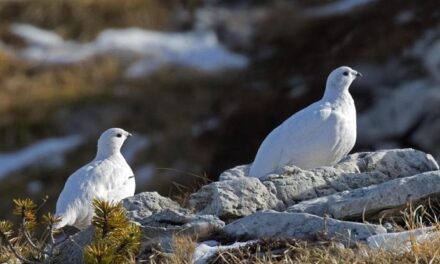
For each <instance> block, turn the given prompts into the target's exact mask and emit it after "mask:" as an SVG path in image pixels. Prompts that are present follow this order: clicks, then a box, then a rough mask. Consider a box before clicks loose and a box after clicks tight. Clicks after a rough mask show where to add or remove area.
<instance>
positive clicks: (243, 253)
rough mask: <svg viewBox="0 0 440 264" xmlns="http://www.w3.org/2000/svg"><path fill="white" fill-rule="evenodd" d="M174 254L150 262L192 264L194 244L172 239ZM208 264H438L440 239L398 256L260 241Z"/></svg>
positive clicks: (338, 246) (333, 246)
mask: <svg viewBox="0 0 440 264" xmlns="http://www.w3.org/2000/svg"><path fill="white" fill-rule="evenodd" d="M174 245H175V250H176V252H175V253H174V254H163V253H157V254H153V255H152V256H150V259H149V261H150V262H149V263H167V264H189V263H193V259H192V252H194V249H195V241H192V240H191V239H190V238H187V237H179V238H177V239H175V240H174ZM208 263H216V264H244V263H245V264H281V263H292V264H306V263H310V264H312V263H323V264H324V263H325V264H327V263H328V264H339V263H341V264H349V263H359V264H376V263H380V264H394V263H403V264H409V263H420V264H422V263H426V264H428V263H440V237H438V238H437V239H435V240H432V241H429V242H426V243H421V244H414V245H413V247H412V250H411V251H409V252H406V253H402V254H398V253H393V252H387V251H382V250H371V249H369V248H367V247H366V246H365V245H356V246H354V247H351V248H345V247H343V246H342V245H341V244H340V243H335V242H320V243H318V242H305V241H294V240H262V241H259V242H258V243H257V244H256V245H251V246H245V247H242V248H239V249H234V250H227V251H222V252H219V253H218V254H216V255H215V256H213V257H212V258H211V259H210V260H209V261H208Z"/></svg>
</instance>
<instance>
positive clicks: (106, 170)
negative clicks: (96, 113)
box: [56, 128, 135, 229]
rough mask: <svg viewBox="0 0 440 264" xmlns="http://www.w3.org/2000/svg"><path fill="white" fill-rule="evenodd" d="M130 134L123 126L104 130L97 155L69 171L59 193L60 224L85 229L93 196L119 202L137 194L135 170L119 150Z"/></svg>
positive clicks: (90, 217)
mask: <svg viewBox="0 0 440 264" xmlns="http://www.w3.org/2000/svg"><path fill="white" fill-rule="evenodd" d="M129 136H131V134H130V133H128V132H127V131H124V130H123V129H120V128H110V129H108V130H106V131H105V132H104V133H102V135H101V136H100V138H99V140H98V150H97V154H96V157H95V159H94V160H93V161H92V162H90V163H89V164H87V165H85V166H83V167H82V168H80V169H79V170H77V171H76V172H75V173H73V174H72V175H70V177H69V178H68V179H67V181H66V184H65V185H64V189H63V191H62V192H61V194H60V196H59V197H58V201H57V206H56V215H57V216H60V217H61V222H60V223H59V224H58V225H57V228H61V227H63V226H66V225H69V226H74V227H76V228H78V229H84V228H86V227H87V226H88V225H90V223H91V219H92V217H93V214H94V212H93V208H92V201H93V199H94V198H99V199H103V200H107V201H115V202H117V201H120V200H122V199H124V198H126V197H129V196H133V195H134V192H135V179H134V174H133V171H132V170H131V168H130V166H129V165H128V164H127V162H126V161H125V159H124V157H123V156H122V154H121V152H120V149H121V147H122V145H123V143H124V141H125V140H126V139H127V137H129Z"/></svg>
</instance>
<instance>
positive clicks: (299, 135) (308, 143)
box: [280, 103, 333, 166]
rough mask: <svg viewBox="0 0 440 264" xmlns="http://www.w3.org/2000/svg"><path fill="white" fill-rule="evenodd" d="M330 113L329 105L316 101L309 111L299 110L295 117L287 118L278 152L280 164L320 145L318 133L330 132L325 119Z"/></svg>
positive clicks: (288, 162) (289, 161) (287, 162)
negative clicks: (282, 141) (282, 140)
mask: <svg viewBox="0 0 440 264" xmlns="http://www.w3.org/2000/svg"><path fill="white" fill-rule="evenodd" d="M306 109H307V108H306ZM306 109H305V110H306ZM332 113H333V111H332V108H331V106H330V105H322V104H319V103H317V104H316V105H312V106H311V107H310V110H309V111H304V112H302V111H301V112H299V113H298V114H299V115H298V116H297V118H292V120H287V121H288V122H286V124H285V126H284V127H283V130H284V132H283V134H285V136H286V138H285V144H283V145H282V150H281V154H280V165H281V166H283V165H287V164H290V163H291V162H292V159H294V158H295V156H298V155H302V154H304V153H312V152H313V151H310V150H311V149H313V148H314V147H317V148H319V147H320V146H319V145H320V144H321V143H322V142H321V141H320V140H319V139H320V138H321V136H320V135H321V134H323V133H331V131H327V129H328V122H326V121H328V120H329V118H330V117H331V116H332ZM293 117H294V116H293ZM304 149H307V150H309V151H305V150H304ZM317 152H319V151H317Z"/></svg>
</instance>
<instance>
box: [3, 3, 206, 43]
mask: <svg viewBox="0 0 440 264" xmlns="http://www.w3.org/2000/svg"><path fill="white" fill-rule="evenodd" d="M198 2H199V1H197V0H193V1H181V0H165V1H157V0H124V1H120V0H60V1H53V0H35V1H27V0H22V1H20V0H16V1H8V0H7V1H0V32H3V33H2V34H3V38H8V37H10V35H8V34H7V29H8V26H9V24H10V23H29V24H32V25H36V26H39V27H42V28H46V29H50V30H54V31H56V32H57V33H59V34H61V35H62V36H64V37H66V38H69V39H70V38H72V39H78V40H90V39H93V38H94V37H95V36H96V34H97V33H99V32H100V31H102V30H103V29H106V28H109V27H112V28H121V27H133V26H136V27H144V28H150V29H168V30H169V29H173V27H175V25H174V24H175V23H173V22H174V21H172V17H171V15H172V13H173V12H174V10H175V9H176V8H177V7H181V6H183V7H188V8H192V7H193V6H196V5H197V3H198Z"/></svg>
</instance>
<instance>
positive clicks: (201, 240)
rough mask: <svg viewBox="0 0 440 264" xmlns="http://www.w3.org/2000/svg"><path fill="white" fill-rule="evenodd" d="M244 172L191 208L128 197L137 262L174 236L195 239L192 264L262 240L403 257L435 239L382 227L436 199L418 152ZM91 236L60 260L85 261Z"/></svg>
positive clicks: (169, 246) (434, 174)
mask: <svg viewBox="0 0 440 264" xmlns="http://www.w3.org/2000/svg"><path fill="white" fill-rule="evenodd" d="M247 170H248V166H247V165H246V166H239V167H237V168H234V169H231V170H228V171H226V172H224V173H223V174H222V175H221V177H220V181H218V182H213V183H210V184H208V185H205V186H203V187H202V188H200V190H198V191H197V192H195V193H193V194H192V195H191V197H190V200H189V203H188V208H183V207H181V206H180V205H179V204H177V203H176V202H174V201H172V200H171V199H169V198H166V197H163V196H161V195H159V194H158V193H156V192H143V193H139V194H137V195H135V196H133V197H130V198H127V199H125V200H124V206H125V207H126V209H127V211H128V216H129V218H130V219H131V221H134V222H136V223H138V224H139V225H140V226H141V228H142V231H143V235H144V236H143V240H142V254H141V255H140V256H139V261H141V260H146V259H148V257H149V256H150V255H151V254H153V252H154V251H157V250H159V251H161V252H165V253H166V252H168V253H172V252H173V251H174V250H175V248H174V247H173V246H174V244H173V237H175V236H188V237H191V238H192V239H193V240H195V241H197V242H198V246H197V247H196V249H195V252H194V255H193V256H194V261H195V262H196V263H210V256H213V255H215V254H216V252H217V251H219V250H231V248H232V249H233V248H235V249H236V248H240V247H243V246H245V245H249V244H254V245H255V244H258V243H262V242H260V241H264V239H297V240H309V241H320V240H332V241H336V242H338V243H341V245H343V247H352V246H354V245H356V244H358V243H360V244H365V245H368V246H369V247H370V248H371V249H377V248H382V249H387V250H393V251H396V252H400V251H402V252H403V251H405V250H407V247H408V243H410V240H411V239H414V237H415V238H417V239H418V240H420V241H426V240H427V239H428V238H427V237H429V236H434V235H435V232H436V231H435V230H436V229H435V228H434V227H433V228H424V229H420V230H413V231H411V232H412V233H411V235H410V234H408V232H402V233H395V231H396V230H395V229H393V226H390V224H389V223H388V224H385V225H382V224H381V223H385V222H387V221H391V220H394V221H395V222H394V223H398V221H399V219H400V220H401V219H402V210H403V209H404V208H405V207H407V206H409V205H410V204H411V206H414V207H415V206H417V205H421V204H427V202H428V201H429V202H431V203H432V202H433V201H434V200H436V199H438V197H439V195H440V169H439V166H438V164H437V162H436V161H435V160H434V159H433V158H432V156H431V155H430V154H426V153H424V152H421V151H417V150H414V149H394V150H383V151H377V152H366V153H356V154H352V155H350V156H348V157H347V158H346V159H344V160H343V161H341V162H340V163H338V164H336V165H335V166H333V167H321V168H317V169H313V170H308V171H305V170H301V169H299V168H296V167H291V166H288V167H285V168H283V169H282V170H280V171H278V172H275V173H273V174H269V175H267V176H266V177H265V178H264V179H262V180H260V179H256V178H249V177H246V176H247ZM379 218H380V221H379ZM92 236H93V228H89V229H87V230H85V231H82V232H80V233H77V234H75V235H74V236H73V237H72V239H73V241H74V242H72V241H68V242H65V243H64V244H62V245H61V246H60V247H59V248H58V252H59V258H60V260H63V261H69V263H82V250H81V248H82V247H83V246H84V245H86V244H87V243H89V242H90V241H91V239H92ZM212 240H217V242H216V243H214V242H213V241H212ZM237 241H240V243H237ZM213 243H214V244H215V246H214V247H212V245H213ZM219 243H220V244H223V245H221V246H220V244H219ZM78 245H79V246H78Z"/></svg>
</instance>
